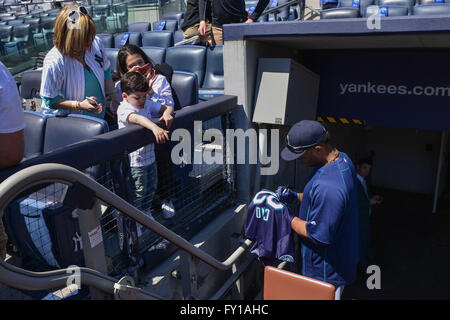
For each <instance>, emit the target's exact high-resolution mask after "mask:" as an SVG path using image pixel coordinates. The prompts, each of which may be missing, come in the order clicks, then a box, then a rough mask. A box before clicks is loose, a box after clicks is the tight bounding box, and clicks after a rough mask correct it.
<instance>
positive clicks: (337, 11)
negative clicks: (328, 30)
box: [320, 8, 360, 19]
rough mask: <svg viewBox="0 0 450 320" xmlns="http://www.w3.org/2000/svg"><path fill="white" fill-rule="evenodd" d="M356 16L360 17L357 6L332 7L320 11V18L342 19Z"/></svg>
mask: <svg viewBox="0 0 450 320" xmlns="http://www.w3.org/2000/svg"><path fill="white" fill-rule="evenodd" d="M358 17H360V12H359V9H358V8H333V9H326V10H321V11H320V19H344V18H358Z"/></svg>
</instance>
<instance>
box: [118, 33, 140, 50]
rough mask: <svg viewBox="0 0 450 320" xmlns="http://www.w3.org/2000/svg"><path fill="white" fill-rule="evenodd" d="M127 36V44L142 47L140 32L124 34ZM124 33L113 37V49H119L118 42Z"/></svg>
mask: <svg viewBox="0 0 450 320" xmlns="http://www.w3.org/2000/svg"><path fill="white" fill-rule="evenodd" d="M126 33H128V34H129V37H128V43H129V44H134V45H136V46H138V47H141V46H142V37H141V33H140V32H126ZM126 33H116V34H115V35H114V47H116V48H119V46H120V40H121V39H122V37H123V36H124V35H125V34H126Z"/></svg>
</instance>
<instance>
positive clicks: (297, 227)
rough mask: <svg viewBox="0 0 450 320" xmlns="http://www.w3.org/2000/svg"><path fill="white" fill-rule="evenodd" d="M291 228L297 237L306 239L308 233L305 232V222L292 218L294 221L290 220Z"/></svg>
mask: <svg viewBox="0 0 450 320" xmlns="http://www.w3.org/2000/svg"><path fill="white" fill-rule="evenodd" d="M291 227H292V230H294V231H295V233H297V234H298V235H299V236H302V237H304V238H308V233H307V231H306V221H304V220H302V219H300V218H298V217H294V219H292V221H291Z"/></svg>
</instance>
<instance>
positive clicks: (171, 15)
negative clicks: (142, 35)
mask: <svg viewBox="0 0 450 320" xmlns="http://www.w3.org/2000/svg"><path fill="white" fill-rule="evenodd" d="M181 19H184V12H182V11H172V12H167V13H165V14H163V16H162V17H161V20H176V21H178V24H180V20H181Z"/></svg>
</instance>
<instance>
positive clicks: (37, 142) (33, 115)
mask: <svg viewBox="0 0 450 320" xmlns="http://www.w3.org/2000/svg"><path fill="white" fill-rule="evenodd" d="M24 117H25V130H24V136H25V152H24V154H23V157H24V159H28V158H31V157H35V156H39V155H41V154H42V152H43V151H44V134H45V125H46V121H47V118H48V116H46V115H44V114H42V113H40V112H34V111H30V110H25V111H24Z"/></svg>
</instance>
